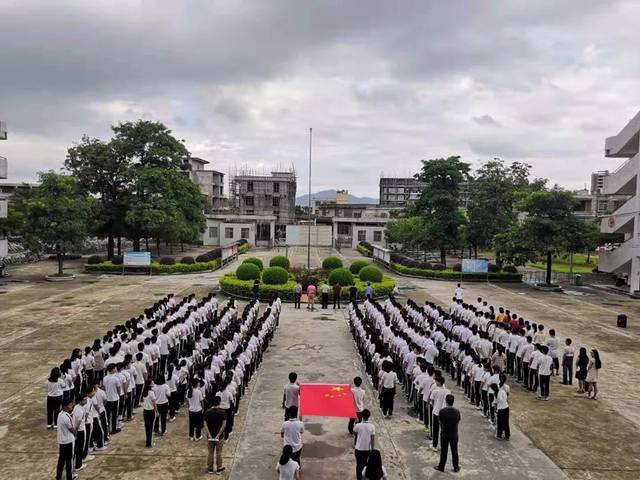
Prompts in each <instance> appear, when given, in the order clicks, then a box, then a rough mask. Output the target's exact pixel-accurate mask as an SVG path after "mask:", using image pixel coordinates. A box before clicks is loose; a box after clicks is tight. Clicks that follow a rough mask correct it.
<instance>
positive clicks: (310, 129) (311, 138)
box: [307, 128, 313, 270]
mask: <svg viewBox="0 0 640 480" xmlns="http://www.w3.org/2000/svg"><path fill="white" fill-rule="evenodd" d="M312 140H313V128H309V225H308V227H307V228H308V230H307V270H311V146H312V143H311V142H312Z"/></svg>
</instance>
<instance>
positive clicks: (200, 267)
mask: <svg viewBox="0 0 640 480" xmlns="http://www.w3.org/2000/svg"><path fill="white" fill-rule="evenodd" d="M218 268H220V259H215V260H211V261H209V262H194V263H175V264H173V265H161V264H160V263H159V262H157V261H153V262H151V273H152V274H160V273H165V274H176V273H193V272H206V271H211V270H217V269H218ZM84 270H85V272H89V273H122V272H123V269H122V264H120V265H117V264H114V263H113V262H111V261H110V260H107V261H104V262H101V263H98V264H96V265H89V264H87V265H85V266H84ZM148 271H149V268H147V267H127V266H125V267H124V272H125V273H134V272H135V273H146V272H148Z"/></svg>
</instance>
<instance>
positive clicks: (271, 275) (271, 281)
mask: <svg viewBox="0 0 640 480" xmlns="http://www.w3.org/2000/svg"><path fill="white" fill-rule="evenodd" d="M288 281H289V272H287V271H286V270H285V269H284V268H282V267H267V268H265V269H264V271H263V272H262V282H263V283H266V284H267V285H284V284H285V283H287V282H288Z"/></svg>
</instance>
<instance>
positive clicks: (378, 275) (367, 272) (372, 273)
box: [358, 265, 382, 282]
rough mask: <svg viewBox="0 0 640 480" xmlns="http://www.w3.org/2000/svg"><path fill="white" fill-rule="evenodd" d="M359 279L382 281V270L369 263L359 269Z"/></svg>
mask: <svg viewBox="0 0 640 480" xmlns="http://www.w3.org/2000/svg"><path fill="white" fill-rule="evenodd" d="M358 276H359V277H360V280H362V281H363V282H381V281H382V270H380V269H379V268H378V267H375V266H373V265H369V266H367V267H364V268H363V269H361V270H360V273H359V274H358Z"/></svg>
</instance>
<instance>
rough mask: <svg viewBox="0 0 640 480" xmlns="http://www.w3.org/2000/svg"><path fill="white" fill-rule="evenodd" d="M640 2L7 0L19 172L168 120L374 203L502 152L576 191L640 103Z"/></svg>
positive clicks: (5, 82) (192, 146) (2, 80)
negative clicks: (127, 124) (450, 166)
mask: <svg viewBox="0 0 640 480" xmlns="http://www.w3.org/2000/svg"><path fill="white" fill-rule="evenodd" d="M639 25H640V2H638V1H635V0H632V1H616V0H608V1H602V0H581V1H562V0H536V1H530V0H526V1H515V0H509V1H506V0H505V1H504V2H497V1H496V2H484V1H477V0H476V1H469V2H462V1H455V2H445V1H427V0H420V1H418V0H416V1H399V2H395V1H388V0H380V1H372V0H366V1H365V0H362V1H355V0H354V1H345V0H335V1H327V0H313V1H311V0H309V1H305V0H255V1H248V0H229V1H219V0H178V1H168V0H153V1H151V0H150V1H144V0H127V1H124V0H109V1H98V0H91V1H86V0H65V1H57V2H52V1H50V0H1V1H0V119H2V120H5V121H6V122H7V125H8V130H9V140H8V141H6V142H1V143H0V155H3V156H5V157H7V158H8V159H9V174H10V177H11V179H13V180H29V179H34V178H35V177H36V172H38V171H41V170H47V169H50V168H53V169H59V168H60V166H61V165H62V162H63V161H64V157H65V153H66V149H67V148H68V147H69V146H70V145H72V144H73V142H75V141H78V140H79V139H80V137H81V136H82V135H83V134H88V135H90V136H95V137H99V138H103V139H108V138H109V135H110V130H109V126H110V125H111V124H114V123H117V122H119V121H124V120H136V119H139V118H142V119H149V120H160V121H162V122H164V123H165V124H166V125H167V126H168V127H169V128H171V129H172V130H173V131H174V133H175V134H176V136H177V137H178V138H183V139H184V140H185V141H186V145H187V147H188V148H189V150H190V151H191V152H192V153H193V154H194V155H197V156H200V157H203V158H205V159H207V160H209V161H211V163H212V167H213V168H215V169H217V170H221V171H223V172H225V173H226V172H228V171H229V169H230V168H233V166H234V165H235V166H237V167H238V168H240V167H243V166H248V167H251V168H255V169H265V170H267V171H269V170H270V169H272V168H276V167H279V168H287V167H290V166H294V167H295V168H296V170H297V172H298V174H299V177H304V178H301V179H300V180H301V181H299V183H298V192H299V194H302V193H306V191H307V186H306V175H307V161H308V130H309V127H313V129H314V157H313V158H314V169H313V188H312V189H313V190H314V191H317V190H322V189H326V188H348V189H349V191H350V192H351V193H353V194H356V195H370V196H377V192H378V179H379V177H380V175H381V174H382V173H384V175H386V176H391V175H397V176H406V175H410V174H413V173H415V171H417V169H418V168H419V165H420V160H421V159H427V158H433V157H439V156H448V155H461V156H462V157H463V159H464V160H466V161H469V162H472V163H474V164H478V163H479V162H480V161H482V160H487V159H491V158H493V157H501V158H503V159H505V160H507V161H524V162H528V163H530V164H531V165H533V172H534V174H535V175H536V176H543V177H548V178H549V179H550V180H551V182H552V183H556V182H557V183H559V184H561V185H563V186H566V187H569V188H580V187H582V186H583V185H584V184H585V183H586V182H588V181H589V174H590V173H591V171H594V170H598V169H607V168H608V169H615V168H616V166H617V165H618V164H619V161H618V160H616V159H605V158H604V157H603V155H602V152H603V148H604V138H605V137H606V136H610V135H615V134H616V133H618V131H619V130H620V129H621V128H622V127H623V126H624V125H625V124H626V122H627V121H628V120H629V119H630V118H631V117H632V116H633V115H634V114H635V113H636V112H637V111H638V109H640V88H638V87H639V85H640V81H639V80H640V55H639V54H638V41H639V40H640V38H639V37H640V34H639V32H640V30H639Z"/></svg>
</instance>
